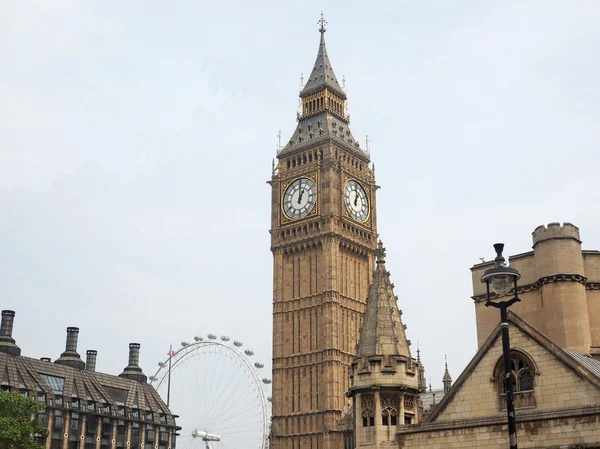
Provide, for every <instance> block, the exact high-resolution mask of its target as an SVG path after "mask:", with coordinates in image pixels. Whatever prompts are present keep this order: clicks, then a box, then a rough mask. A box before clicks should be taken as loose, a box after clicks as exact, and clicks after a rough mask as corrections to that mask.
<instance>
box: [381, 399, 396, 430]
mask: <svg viewBox="0 0 600 449" xmlns="http://www.w3.org/2000/svg"><path fill="white" fill-rule="evenodd" d="M396 402H397V400H396V398H394V397H393V396H383V397H382V398H381V424H383V425H384V426H396V425H398V410H397V409H396Z"/></svg>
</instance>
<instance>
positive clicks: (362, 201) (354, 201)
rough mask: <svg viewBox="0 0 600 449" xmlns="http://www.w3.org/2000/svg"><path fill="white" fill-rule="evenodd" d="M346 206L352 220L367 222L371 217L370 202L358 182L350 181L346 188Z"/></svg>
mask: <svg viewBox="0 0 600 449" xmlns="http://www.w3.org/2000/svg"><path fill="white" fill-rule="evenodd" d="M344 204H345V205H346V209H347V210H348V213H349V214H350V216H351V217H352V218H354V219H355V220H356V221H365V220H366V219H367V218H368V217H369V200H367V193H366V192H365V189H363V187H362V186H361V185H360V184H359V183H358V182H356V181H348V182H347V183H346V186H345V187H344Z"/></svg>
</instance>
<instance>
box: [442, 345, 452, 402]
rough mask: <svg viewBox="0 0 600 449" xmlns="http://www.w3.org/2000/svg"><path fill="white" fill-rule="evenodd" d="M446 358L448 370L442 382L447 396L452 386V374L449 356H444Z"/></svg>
mask: <svg viewBox="0 0 600 449" xmlns="http://www.w3.org/2000/svg"><path fill="white" fill-rule="evenodd" d="M444 358H445V360H446V370H445V371H444V377H443V378H442V382H443V384H444V394H446V393H448V391H450V387H451V386H452V377H450V372H449V371H448V356H447V355H445V354H444Z"/></svg>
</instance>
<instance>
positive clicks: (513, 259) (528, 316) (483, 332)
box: [471, 222, 600, 358]
mask: <svg viewBox="0 0 600 449" xmlns="http://www.w3.org/2000/svg"><path fill="white" fill-rule="evenodd" d="M532 243H533V250H532V251H529V252H526V253H520V254H515V255H512V256H510V257H509V258H508V260H509V262H510V266H511V267H513V268H516V269H517V270H518V271H519V273H520V274H521V279H520V280H519V283H518V289H519V298H520V299H521V302H519V303H517V304H514V305H513V306H512V307H511V310H512V311H513V312H515V313H516V314H518V315H519V316H520V317H521V318H523V319H525V320H526V321H528V322H529V323H531V324H532V325H533V326H535V327H536V328H537V329H539V330H540V331H542V332H543V333H544V334H546V335H547V336H548V337H549V338H551V339H552V340H553V341H554V342H555V343H556V344H558V345H559V346H561V347H563V348H566V349H571V350H573V351H576V352H579V353H582V354H592V355H594V356H595V357H597V358H600V251H595V250H593V251H591V250H583V251H582V249H581V238H580V235H579V228H578V227H577V226H575V225H573V224H571V223H564V224H562V225H561V224H560V223H556V222H553V223H549V224H548V225H541V226H538V227H537V228H535V230H534V231H533V233H532ZM492 265H493V262H483V263H480V264H477V265H475V266H473V267H472V268H471V272H472V276H473V300H474V301H475V310H476V314H477V340H478V344H479V346H481V345H482V344H483V343H484V342H485V340H486V339H487V338H488V336H489V335H490V333H491V332H492V331H493V330H494V329H495V328H496V326H497V325H498V314H497V311H495V310H492V309H491V308H489V307H485V285H484V284H483V283H482V282H481V275H482V274H483V273H484V272H485V270H486V269H487V268H490V267H491V266H492Z"/></svg>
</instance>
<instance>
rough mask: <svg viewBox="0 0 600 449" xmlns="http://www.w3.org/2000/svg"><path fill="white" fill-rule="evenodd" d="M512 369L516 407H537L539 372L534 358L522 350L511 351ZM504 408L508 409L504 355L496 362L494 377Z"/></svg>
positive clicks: (500, 401)
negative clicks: (537, 378) (536, 392)
mask: <svg viewBox="0 0 600 449" xmlns="http://www.w3.org/2000/svg"><path fill="white" fill-rule="evenodd" d="M510 371H511V379H512V384H513V391H514V396H515V408H526V407H535V404H536V402H535V382H534V377H535V375H536V374H537V372H536V371H537V370H536V368H535V365H534V362H533V360H532V359H531V358H530V357H529V355H527V354H525V353H523V352H521V351H511V355H510ZM493 379H495V381H496V389H497V391H498V394H499V403H500V408H501V409H502V410H504V409H506V392H505V387H504V363H503V361H502V357H500V359H499V360H498V362H497V363H496V367H495V369H494V377H493Z"/></svg>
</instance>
